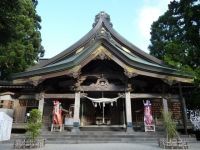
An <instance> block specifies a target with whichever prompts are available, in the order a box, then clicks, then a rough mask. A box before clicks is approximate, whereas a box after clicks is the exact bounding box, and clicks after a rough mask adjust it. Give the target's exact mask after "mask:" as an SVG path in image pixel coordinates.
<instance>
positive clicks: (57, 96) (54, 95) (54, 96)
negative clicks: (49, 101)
mask: <svg viewBox="0 0 200 150" xmlns="http://www.w3.org/2000/svg"><path fill="white" fill-rule="evenodd" d="M44 98H68V99H74V98H75V94H57V93H51V94H47V93H45V94H44Z"/></svg>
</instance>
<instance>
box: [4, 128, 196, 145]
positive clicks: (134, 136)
mask: <svg viewBox="0 0 200 150" xmlns="http://www.w3.org/2000/svg"><path fill="white" fill-rule="evenodd" d="M41 137H42V138H45V139H46V143H48V144H78V143H152V142H153V143H157V142H158V139H159V138H163V137H164V132H132V133H126V132H124V131H81V132H80V133H72V132H67V131H63V132H49V131H43V132H42V134H41ZM19 138H24V134H21V135H20V134H12V137H11V140H10V141H8V142H13V141H14V140H15V139H19ZM181 138H182V139H185V140H186V141H188V143H192V142H193V143H194V142H197V141H196V138H195V136H191V135H190V136H188V135H187V136H186V135H181Z"/></svg>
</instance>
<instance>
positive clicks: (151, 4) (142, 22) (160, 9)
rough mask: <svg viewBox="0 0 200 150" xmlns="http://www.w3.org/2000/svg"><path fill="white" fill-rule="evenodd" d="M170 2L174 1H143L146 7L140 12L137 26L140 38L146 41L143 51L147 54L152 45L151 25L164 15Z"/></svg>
mask: <svg viewBox="0 0 200 150" xmlns="http://www.w3.org/2000/svg"><path fill="white" fill-rule="evenodd" d="M170 1H172V0H143V2H144V4H145V5H144V6H143V7H142V8H141V9H140V10H139V12H138V18H137V25H138V29H139V34H140V35H139V37H140V38H142V41H144V44H143V45H142V47H143V48H144V47H145V49H143V50H145V51H146V52H147V50H146V49H147V47H148V46H149V44H150V41H149V40H150V31H151V25H152V23H153V21H156V20H157V19H158V18H159V16H161V15H162V14H164V12H165V11H166V10H167V8H168V4H169V3H170Z"/></svg>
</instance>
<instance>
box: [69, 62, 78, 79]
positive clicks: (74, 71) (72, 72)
mask: <svg viewBox="0 0 200 150" xmlns="http://www.w3.org/2000/svg"><path fill="white" fill-rule="evenodd" d="M69 72H70V73H69V75H70V76H72V77H73V78H75V79H76V78H78V77H79V76H80V74H81V65H78V66H75V67H73V68H72V69H71V70H70V71H69Z"/></svg>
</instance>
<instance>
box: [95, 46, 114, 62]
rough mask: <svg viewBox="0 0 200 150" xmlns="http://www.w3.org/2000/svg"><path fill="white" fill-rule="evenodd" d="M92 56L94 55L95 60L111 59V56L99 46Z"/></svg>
mask: <svg viewBox="0 0 200 150" xmlns="http://www.w3.org/2000/svg"><path fill="white" fill-rule="evenodd" d="M92 55H94V57H95V58H96V59H101V60H104V59H111V58H112V54H111V53H110V52H109V51H108V50H106V48H104V47H103V46H99V47H98V48H97V49H96V50H95V51H94V52H93V53H92Z"/></svg>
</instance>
